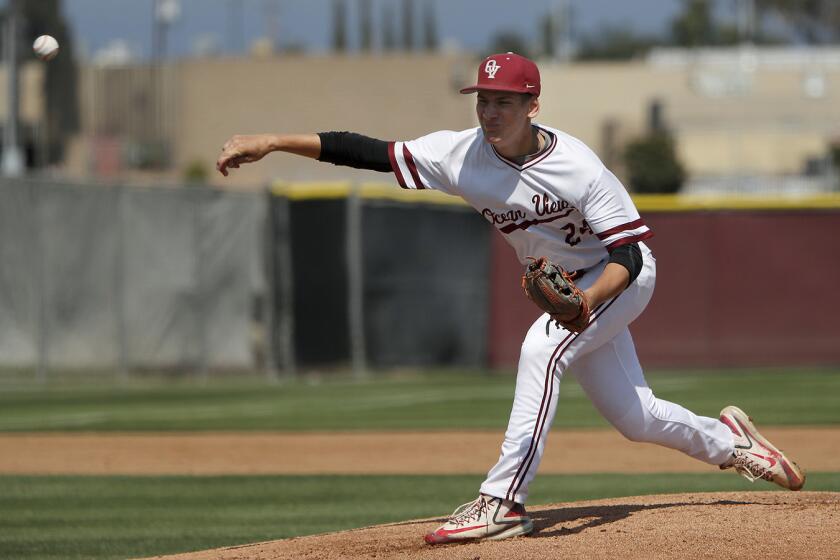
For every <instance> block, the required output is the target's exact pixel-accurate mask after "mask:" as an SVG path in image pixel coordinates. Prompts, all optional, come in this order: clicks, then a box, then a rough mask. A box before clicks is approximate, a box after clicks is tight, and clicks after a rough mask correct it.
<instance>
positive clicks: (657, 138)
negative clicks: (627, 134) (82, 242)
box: [624, 131, 686, 193]
mask: <svg viewBox="0 0 840 560" xmlns="http://www.w3.org/2000/svg"><path fill="white" fill-rule="evenodd" d="M624 163H625V165H626V168H627V175H628V179H629V183H630V189H631V190H633V191H634V192H638V193H675V192H678V191H679V190H680V188H681V187H682V185H683V182H684V181H685V175H686V174H685V169H684V168H683V165H682V163H680V161H679V159H678V158H677V153H676V149H675V146H674V139H673V138H672V137H671V135H670V134H668V133H667V132H665V131H655V132H650V133H648V134H647V135H646V136H643V137H641V138H637V139H636V140H633V141H632V142H629V143H628V144H627V146H626V147H625V150H624Z"/></svg>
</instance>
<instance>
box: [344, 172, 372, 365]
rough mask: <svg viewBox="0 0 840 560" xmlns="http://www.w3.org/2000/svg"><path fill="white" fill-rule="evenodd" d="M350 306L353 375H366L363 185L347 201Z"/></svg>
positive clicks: (352, 188)
mask: <svg viewBox="0 0 840 560" xmlns="http://www.w3.org/2000/svg"><path fill="white" fill-rule="evenodd" d="M346 208H347V210H346V212H347V219H346V226H345V227H346V228H347V230H346V232H345V242H346V255H347V292H348V293H347V296H348V297H347V305H348V314H347V315H348V318H349V322H350V324H349V333H350V357H351V360H352V364H353V376H354V377H356V378H362V377H364V376H365V375H366V371H367V358H366V356H365V317H364V262H363V261H362V259H363V256H364V255H363V251H362V198H361V196H360V193H359V185H358V184H353V185H352V186H351V187H350V192H349V193H348V196H347V204H346Z"/></svg>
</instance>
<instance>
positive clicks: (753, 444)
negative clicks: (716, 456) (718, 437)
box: [720, 406, 805, 490]
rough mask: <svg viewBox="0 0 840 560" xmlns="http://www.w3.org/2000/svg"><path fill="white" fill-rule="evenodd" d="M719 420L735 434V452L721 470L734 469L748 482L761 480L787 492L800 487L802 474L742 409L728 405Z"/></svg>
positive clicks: (803, 473)
mask: <svg viewBox="0 0 840 560" xmlns="http://www.w3.org/2000/svg"><path fill="white" fill-rule="evenodd" d="M720 421H721V422H723V423H724V424H726V425H727V426H728V427H729V429H730V430H732V433H733V434H734V435H735V452H734V453H733V454H732V458H730V459H729V460H728V461H727V462H725V463H724V464H722V465H721V466H720V468H721V469H729V468H734V469H735V470H736V471H738V473H739V474H740V475H741V476H743V477H744V478H746V479H747V480H749V481H750V482H753V481H755V480H756V479H759V478H760V479H763V480H767V481H770V482H775V483H776V484H778V485H779V486H781V487H782V488H788V489H789V490H799V489H800V488H802V486H803V485H804V484H805V472H804V471H803V470H802V469H800V468H799V466H798V465H797V464H796V463H794V462H793V461H791V460H789V459H788V458H787V457H786V456H785V454H784V453H782V452H781V451H779V450H778V449H777V448H776V447H775V446H774V445H773V444H772V443H770V442H769V441H767V440H766V439H765V438H764V437H763V436H762V435H761V434H760V433H759V432H758V430H757V429H756V427H755V425H754V424H753V423H752V418H750V417H749V416H747V414H746V413H745V412H744V411H743V410H741V409H740V408H738V407H737V406H727V407H726V408H724V409H723V410H721V411H720Z"/></svg>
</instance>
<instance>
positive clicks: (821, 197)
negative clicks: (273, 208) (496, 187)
mask: <svg viewBox="0 0 840 560" xmlns="http://www.w3.org/2000/svg"><path fill="white" fill-rule="evenodd" d="M353 189H356V192H357V193H358V195H359V196H360V197H361V198H363V199H369V200H390V201H395V202H405V203H408V204H442V205H449V206H453V205H454V206H466V205H467V204H466V202H464V201H463V200H461V199H460V198H458V197H455V196H450V195H448V194H444V193H442V192H440V191H434V190H424V191H415V190H410V189H401V188H400V187H399V186H398V185H397V184H396V183H351V182H349V181H336V182H331V183H329V182H317V183H316V182H294V183H291V182H282V181H278V182H276V183H274V184H273V185H272V187H271V192H272V193H273V194H274V195H276V196H283V197H286V198H288V199H290V200H317V199H322V200H323V199H340V198H347V197H348V196H350V194H351V193H352V192H353ZM632 196H633V201H634V202H635V204H636V207H637V208H638V209H639V211H640V212H690V211H697V210H817V209H831V208H840V193H828V194H817V195H807V196H781V195H778V196H766V195H760V196H759V195H756V196H746V195H728V196H719V195H715V196H709V195H702V196H701V195H674V194H634V195H632Z"/></svg>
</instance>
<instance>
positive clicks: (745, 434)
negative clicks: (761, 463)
mask: <svg viewBox="0 0 840 560" xmlns="http://www.w3.org/2000/svg"><path fill="white" fill-rule="evenodd" d="M735 422H736V423H737V424H738V427H739V428H741V433H742V434H744V437H745V438H747V441H748V442H750V444H749V445H746V446H744V445H736V446H735V447H737V448H738V449H752V447H753V440H752V438H751V437H750V432H749V431H748V430H746V429H744V425H743V424H741V423H740V422H738V420H737V419H736V420H735ZM759 457H761V455H759Z"/></svg>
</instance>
